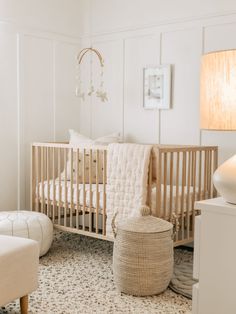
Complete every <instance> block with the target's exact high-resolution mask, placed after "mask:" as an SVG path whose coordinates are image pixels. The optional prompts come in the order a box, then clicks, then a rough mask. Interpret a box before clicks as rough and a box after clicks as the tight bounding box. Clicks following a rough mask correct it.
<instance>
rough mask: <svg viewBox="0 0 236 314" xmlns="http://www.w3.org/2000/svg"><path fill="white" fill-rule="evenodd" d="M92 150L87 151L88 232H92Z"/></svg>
mask: <svg viewBox="0 0 236 314" xmlns="http://www.w3.org/2000/svg"><path fill="white" fill-rule="evenodd" d="M92 154H93V152H92V149H90V150H89V231H90V232H92V206H93V203H92V202H93V192H92V166H93V164H92V162H93V155H92Z"/></svg>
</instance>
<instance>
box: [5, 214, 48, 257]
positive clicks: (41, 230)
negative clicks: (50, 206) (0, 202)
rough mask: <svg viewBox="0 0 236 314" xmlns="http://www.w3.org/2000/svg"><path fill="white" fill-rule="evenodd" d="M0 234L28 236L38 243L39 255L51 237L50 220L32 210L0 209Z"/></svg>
mask: <svg viewBox="0 0 236 314" xmlns="http://www.w3.org/2000/svg"><path fill="white" fill-rule="evenodd" d="M0 235H12V236H16V237H21V238H29V239H32V240H35V241H37V242H38V243H39V256H42V255H44V254H46V253H47V251H48V250H49V248H50V246H51V244H52V239H53V225H52V222H51V220H50V219H49V218H48V217H47V216H46V215H45V214H42V213H38V212H32V211H23V210H21V211H4V212H1V211H0Z"/></svg>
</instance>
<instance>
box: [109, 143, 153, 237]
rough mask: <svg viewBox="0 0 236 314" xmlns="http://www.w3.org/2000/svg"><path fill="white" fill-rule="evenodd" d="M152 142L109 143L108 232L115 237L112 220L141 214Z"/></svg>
mask: <svg viewBox="0 0 236 314" xmlns="http://www.w3.org/2000/svg"><path fill="white" fill-rule="evenodd" d="M151 148H152V146H151V145H141V144H110V145H109V146H108V156H107V222H106V234H107V236H108V237H113V234H112V228H111V221H112V218H113V216H114V214H115V213H116V212H118V215H117V217H116V223H117V222H119V221H121V220H123V219H127V218H129V217H132V216H138V215H139V207H140V205H142V204H145V203H146V199H147V183H148V166H149V159H150V152H151Z"/></svg>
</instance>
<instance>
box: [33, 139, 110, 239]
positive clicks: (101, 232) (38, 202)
mask: <svg viewBox="0 0 236 314" xmlns="http://www.w3.org/2000/svg"><path fill="white" fill-rule="evenodd" d="M106 162H107V151H106V149H104V148H103V149H91V147H90V148H86V147H84V148H81V147H75V146H71V145H69V144H65V143H34V144H33V145H32V182H31V189H32V190H31V204H32V209H33V210H35V211H39V212H42V213H45V214H46V215H47V216H48V217H49V218H51V219H52V221H53V223H54V225H55V227H57V228H59V229H63V230H67V231H72V230H73V232H75V231H76V230H77V231H78V232H79V233H80V234H81V233H82V234H85V235H90V234H91V233H93V236H95V237H98V238H103V237H105V234H106V181H107V178H106V168H107V165H106Z"/></svg>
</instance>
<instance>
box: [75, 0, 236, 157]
mask: <svg viewBox="0 0 236 314" xmlns="http://www.w3.org/2000/svg"><path fill="white" fill-rule="evenodd" d="M90 15H91V17H90V20H91V26H90V28H91V34H90V35H91V36H90V37H89V38H88V37H85V40H87V41H88V39H89V40H91V42H92V45H93V47H95V48H98V49H99V50H100V51H101V53H102V54H103V57H104V59H105V79H106V89H107V91H108V97H109V102H108V103H106V104H105V105H104V104H103V103H101V102H99V101H97V99H96V98H92V99H87V100H86V102H85V103H82V104H81V108H82V109H81V123H80V126H81V128H80V130H81V132H82V133H86V134H90V135H91V136H92V137H96V136H101V135H104V134H105V133H109V132H114V131H120V132H121V133H122V134H123V135H124V138H125V140H127V141H136V142H144V143H150V142H152V143H154V142H155V143H163V144H202V145H208V144H209V145H219V151H220V155H219V161H220V163H221V162H222V161H223V160H225V159H226V158H228V157H229V156H231V155H232V154H234V153H235V151H236V144H235V143H236V132H209V131H200V129H199V119H200V117H199V80H200V60H201V55H202V53H205V52H209V51H214V50H218V49H229V48H236V40H235V36H234V34H235V32H236V2H235V1H231V0H226V1H220V0H219V1H215V0H214V1H213V0H205V1H203V0H201V1H187V0H180V1H176V2H175V1H159V0H146V1H144V0H143V1H141V0H140V1H136V0H130V1H124V0H120V1H117V0H91V1H90ZM93 60H94V61H93V73H94V75H96V74H97V70H98V69H97V68H96V66H95V65H94V64H96V61H95V59H94V58H93ZM166 63H167V64H172V69H173V76H172V108H171V109H170V110H167V111H165V110H162V111H157V110H144V109H143V107H142V105H143V86H142V84H143V67H145V66H147V65H158V64H166ZM83 71H85V72H87V73H89V63H87V65H84V69H83ZM87 79H88V78H87Z"/></svg>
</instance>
